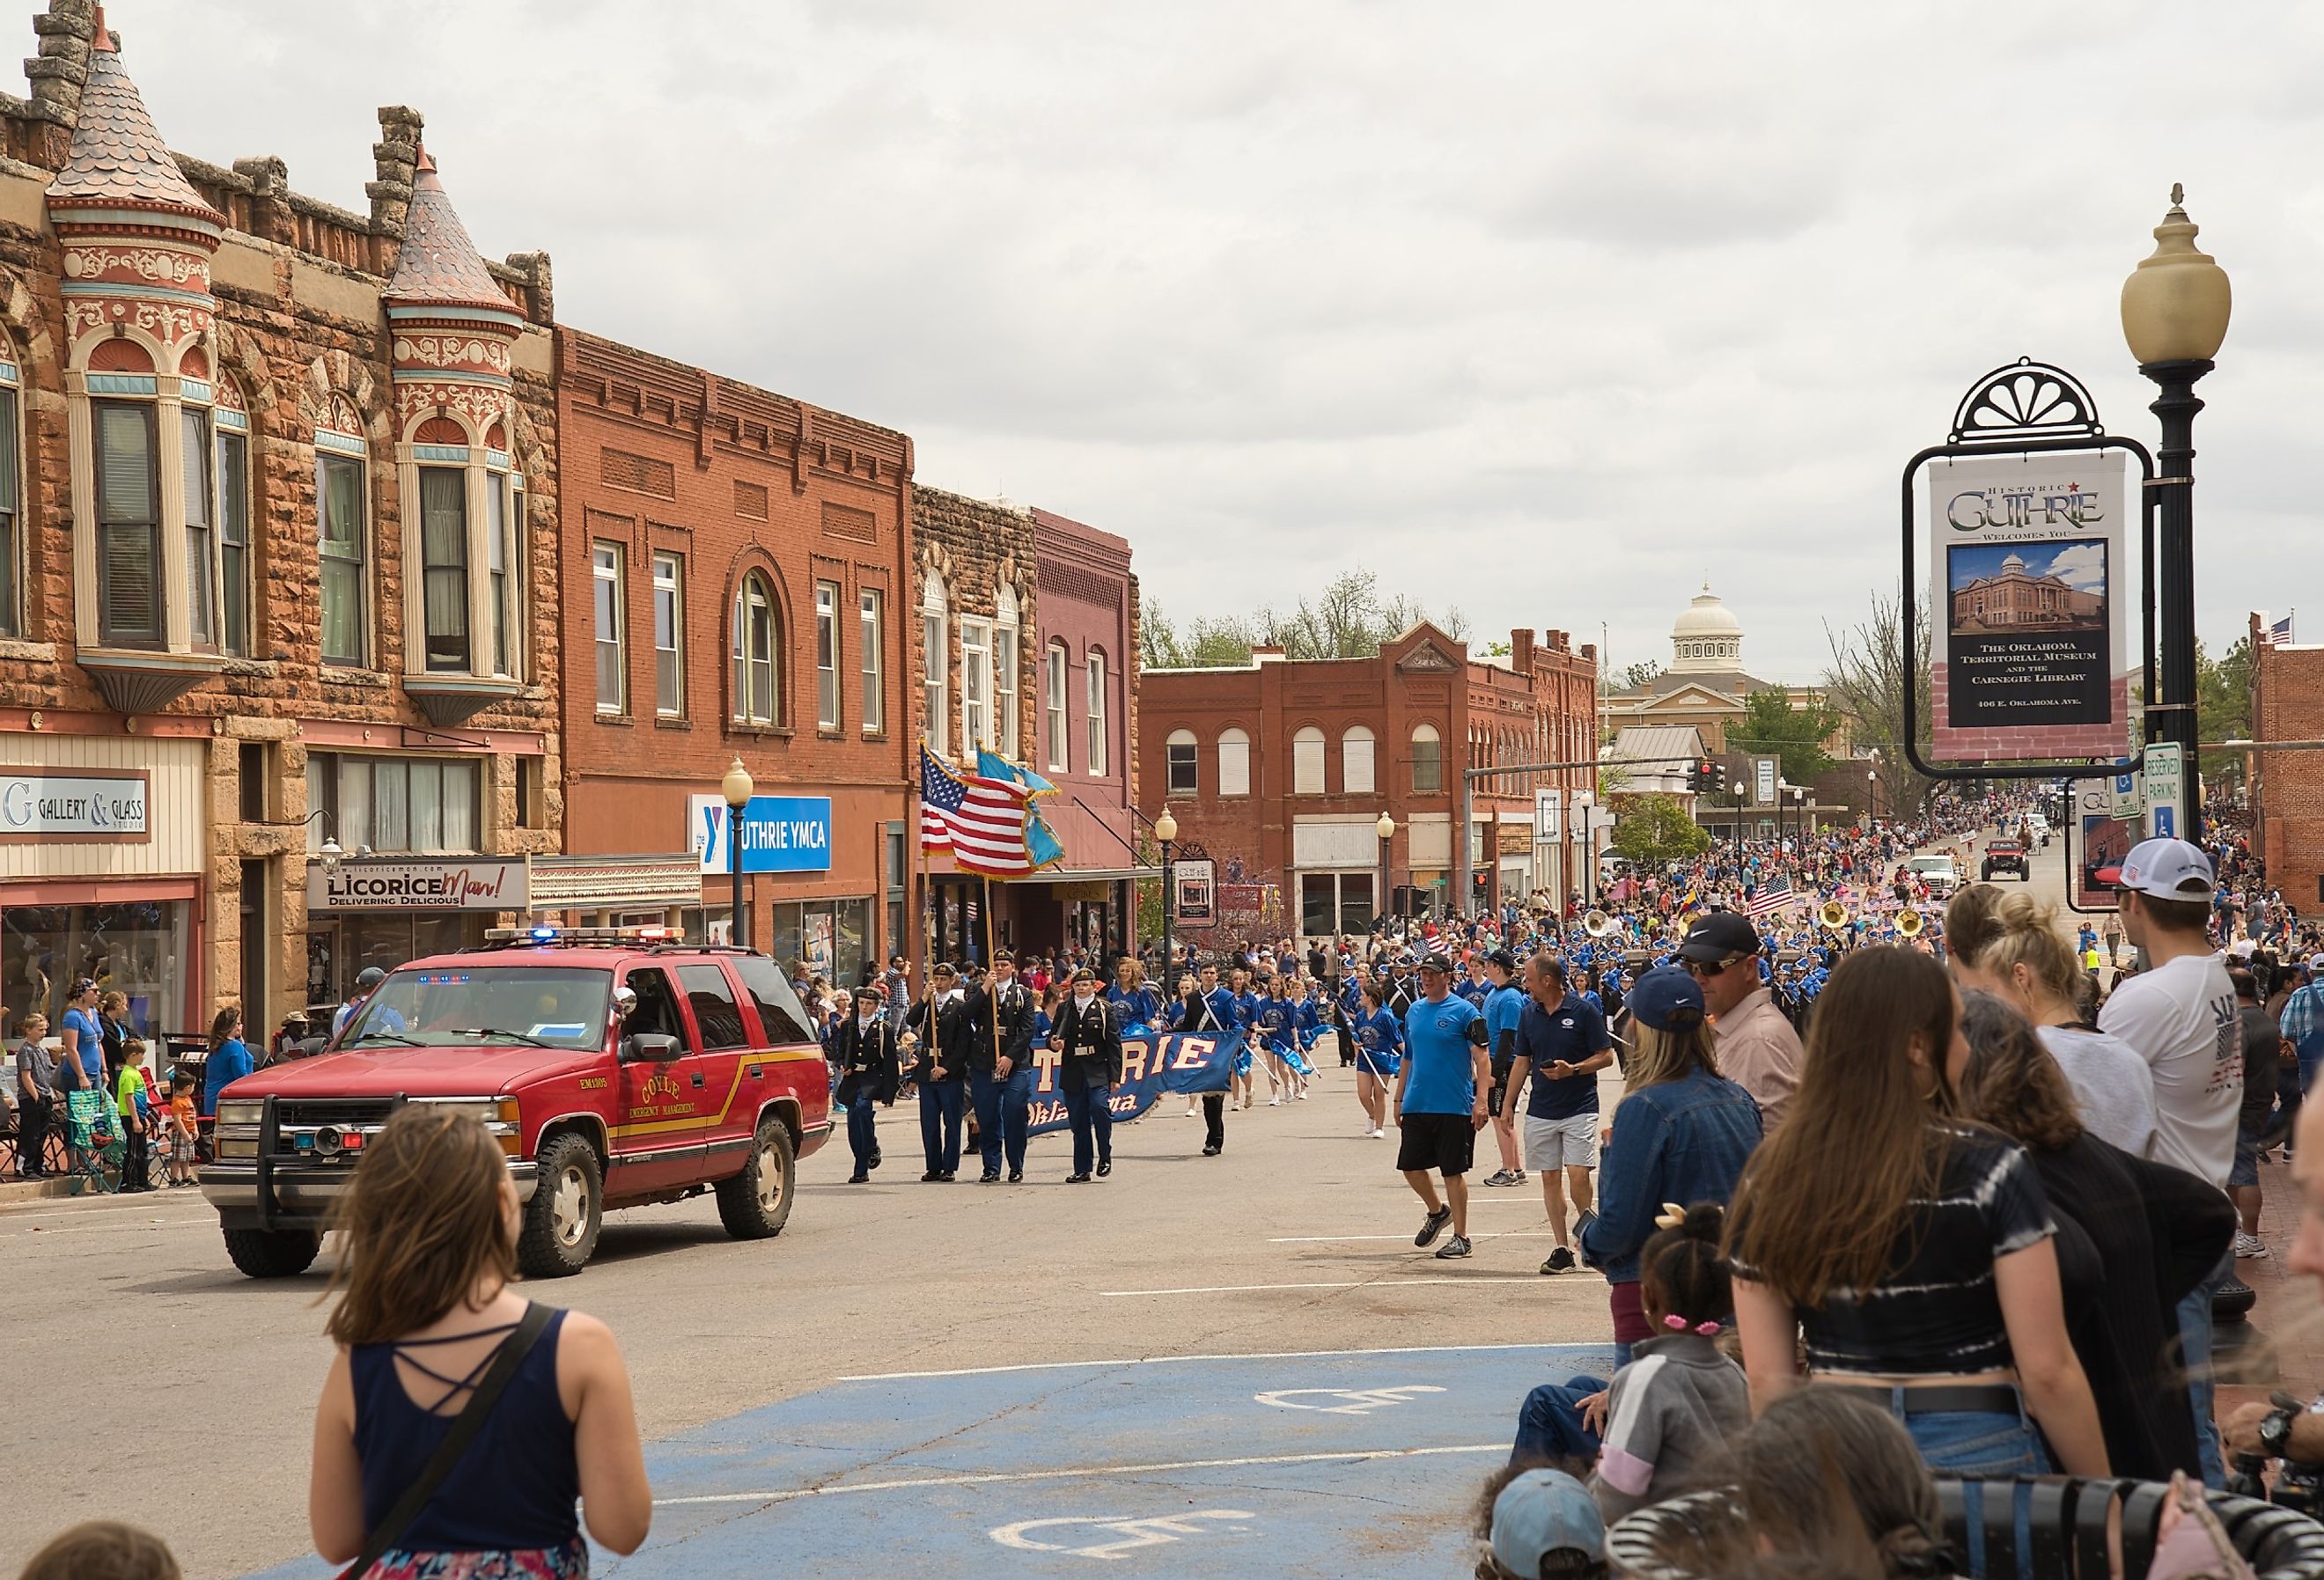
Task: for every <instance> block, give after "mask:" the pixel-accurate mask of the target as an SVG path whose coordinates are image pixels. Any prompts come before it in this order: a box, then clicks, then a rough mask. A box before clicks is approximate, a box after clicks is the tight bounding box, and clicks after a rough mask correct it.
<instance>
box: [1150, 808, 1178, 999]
mask: <svg viewBox="0 0 2324 1580" xmlns="http://www.w3.org/2000/svg"><path fill="white" fill-rule="evenodd" d="M1154 839H1155V843H1156V844H1157V845H1161V847H1162V983H1161V985H1160V986H1159V987H1158V988H1157V989H1156V990H1155V991H1157V993H1161V994H1162V995H1163V996H1164V997H1165V998H1167V997H1169V996H1170V995H1171V994H1173V993H1176V992H1177V991H1178V978H1177V975H1176V967H1175V966H1173V965H1172V963H1171V959H1170V912H1171V911H1172V910H1175V909H1176V907H1175V906H1174V905H1173V904H1172V903H1171V900H1172V896H1171V893H1170V847H1171V846H1172V845H1176V843H1177V842H1178V819H1177V818H1173V817H1172V816H1170V808H1167V807H1165V808H1162V815H1161V816H1160V817H1159V818H1155V819H1154Z"/></svg>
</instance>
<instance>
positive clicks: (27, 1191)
mask: <svg viewBox="0 0 2324 1580" xmlns="http://www.w3.org/2000/svg"><path fill="white" fill-rule="evenodd" d="M87 1184H88V1181H86V1180H83V1179H79V1178H65V1177H60V1178H52V1179H11V1180H7V1181H5V1182H0V1207H5V1206H14V1205H16V1204H18V1203H20V1202H32V1201H45V1200H48V1199H50V1198H51V1197H76V1196H95V1195H97V1192H96V1191H94V1190H88V1189H85V1188H84V1187H86V1186H87Z"/></svg>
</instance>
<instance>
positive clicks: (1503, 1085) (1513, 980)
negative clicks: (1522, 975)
mask: <svg viewBox="0 0 2324 1580" xmlns="http://www.w3.org/2000/svg"><path fill="white" fill-rule="evenodd" d="M1485 980H1486V981H1487V982H1488V983H1489V984H1491V985H1490V987H1489V989H1488V991H1487V992H1486V993H1485V1002H1484V1003H1481V1004H1480V1005H1478V1006H1477V1007H1478V1008H1479V1009H1480V1010H1482V1011H1483V1012H1484V1014H1485V1051H1486V1052H1487V1053H1488V1054H1489V1056H1490V1067H1491V1069H1492V1074H1493V1086H1492V1090H1491V1091H1489V1092H1488V1093H1487V1094H1486V1095H1485V1112H1486V1113H1489V1114H1491V1115H1492V1117H1493V1140H1494V1141H1496V1142H1498V1143H1499V1146H1500V1149H1501V1166H1500V1168H1499V1169H1497V1170H1495V1171H1494V1172H1493V1173H1490V1174H1488V1175H1487V1176H1485V1183H1486V1184H1487V1185H1523V1184H1524V1183H1525V1182H1526V1174H1525V1160H1524V1159H1523V1158H1521V1157H1519V1156H1518V1154H1517V1114H1516V1113H1515V1111H1514V1110H1513V1109H1512V1108H1511V1107H1510V1105H1509V1103H1508V1091H1509V1070H1510V1068H1511V1066H1512V1064H1513V1062H1514V1061H1515V1060H1516V1058H1517V1018H1518V1017H1519V1016H1520V1015H1522V1014H1524V1013H1525V1006H1526V995H1525V993H1524V991H1523V990H1522V989H1520V988H1519V987H1517V956H1515V955H1512V954H1511V953H1509V951H1508V950H1507V949H1496V950H1494V951H1493V952H1492V953H1491V954H1489V955H1488V956H1485Z"/></svg>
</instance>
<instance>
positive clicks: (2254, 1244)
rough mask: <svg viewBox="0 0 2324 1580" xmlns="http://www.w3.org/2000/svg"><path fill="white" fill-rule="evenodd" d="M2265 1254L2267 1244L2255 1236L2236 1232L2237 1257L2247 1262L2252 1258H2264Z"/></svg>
mask: <svg viewBox="0 0 2324 1580" xmlns="http://www.w3.org/2000/svg"><path fill="white" fill-rule="evenodd" d="M2266 1254H2267V1242H2265V1241H2264V1240H2262V1239H2261V1238H2260V1237H2259V1236H2258V1235H2256V1234H2244V1233H2243V1232H2241V1231H2240V1230H2238V1231H2237V1232H2236V1256H2237V1257H2239V1258H2241V1259H2243V1260H2245V1261H2249V1260H2250V1259H2252V1258H2253V1257H2264V1256H2265V1255H2266Z"/></svg>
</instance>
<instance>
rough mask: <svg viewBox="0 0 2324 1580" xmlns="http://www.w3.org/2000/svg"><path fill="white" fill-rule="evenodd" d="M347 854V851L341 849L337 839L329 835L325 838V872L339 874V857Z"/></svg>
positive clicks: (323, 854) (323, 853) (323, 851)
mask: <svg viewBox="0 0 2324 1580" xmlns="http://www.w3.org/2000/svg"><path fill="white" fill-rule="evenodd" d="M342 855H346V852H345V851H343V850H341V849H340V848H339V842H338V840H337V838H336V837H334V836H331V835H328V834H326V835H324V836H323V850H322V856H323V871H325V872H327V873H336V872H337V871H338V870H339V857H341V856H342Z"/></svg>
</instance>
